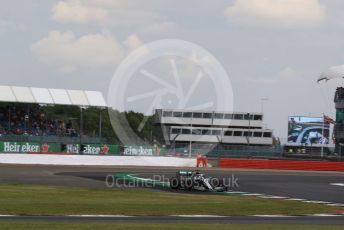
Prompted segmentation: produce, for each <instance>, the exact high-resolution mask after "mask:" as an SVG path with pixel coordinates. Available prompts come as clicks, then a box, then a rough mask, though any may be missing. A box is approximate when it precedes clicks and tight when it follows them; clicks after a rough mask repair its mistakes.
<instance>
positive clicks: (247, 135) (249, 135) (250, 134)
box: [244, 131, 252, 137]
mask: <svg viewBox="0 0 344 230" xmlns="http://www.w3.org/2000/svg"><path fill="white" fill-rule="evenodd" d="M251 136H252V132H248V131H245V132H244V137H251Z"/></svg>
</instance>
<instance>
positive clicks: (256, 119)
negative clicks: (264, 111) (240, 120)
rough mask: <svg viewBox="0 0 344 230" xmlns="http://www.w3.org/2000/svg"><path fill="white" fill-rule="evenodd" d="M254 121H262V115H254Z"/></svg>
mask: <svg viewBox="0 0 344 230" xmlns="http://www.w3.org/2000/svg"><path fill="white" fill-rule="evenodd" d="M253 119H254V120H255V121H262V120H263V116H262V115H254V118H253Z"/></svg>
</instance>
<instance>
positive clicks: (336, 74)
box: [318, 65, 344, 157]
mask: <svg viewBox="0 0 344 230" xmlns="http://www.w3.org/2000/svg"><path fill="white" fill-rule="evenodd" d="M343 78H344V65H339V66H333V67H331V68H329V69H328V70H327V71H326V72H324V73H322V74H321V75H320V77H319V78H318V82H321V81H326V82H327V81H329V80H332V79H343ZM334 103H335V108H336V121H335V126H334V132H333V134H334V135H333V137H334V139H335V145H336V146H335V153H337V154H338V155H340V156H341V157H343V156H344V149H343V146H344V88H343V87H338V88H337V89H336V93H335V96H334Z"/></svg>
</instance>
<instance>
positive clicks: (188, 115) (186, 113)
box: [183, 112, 192, 118]
mask: <svg viewBox="0 0 344 230" xmlns="http://www.w3.org/2000/svg"><path fill="white" fill-rule="evenodd" d="M183 117H187V118H190V117H192V113H191V112H184V113H183Z"/></svg>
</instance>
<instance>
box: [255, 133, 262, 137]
mask: <svg viewBox="0 0 344 230" xmlns="http://www.w3.org/2000/svg"><path fill="white" fill-rule="evenodd" d="M253 136H254V137H262V132H254V133H253Z"/></svg>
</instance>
